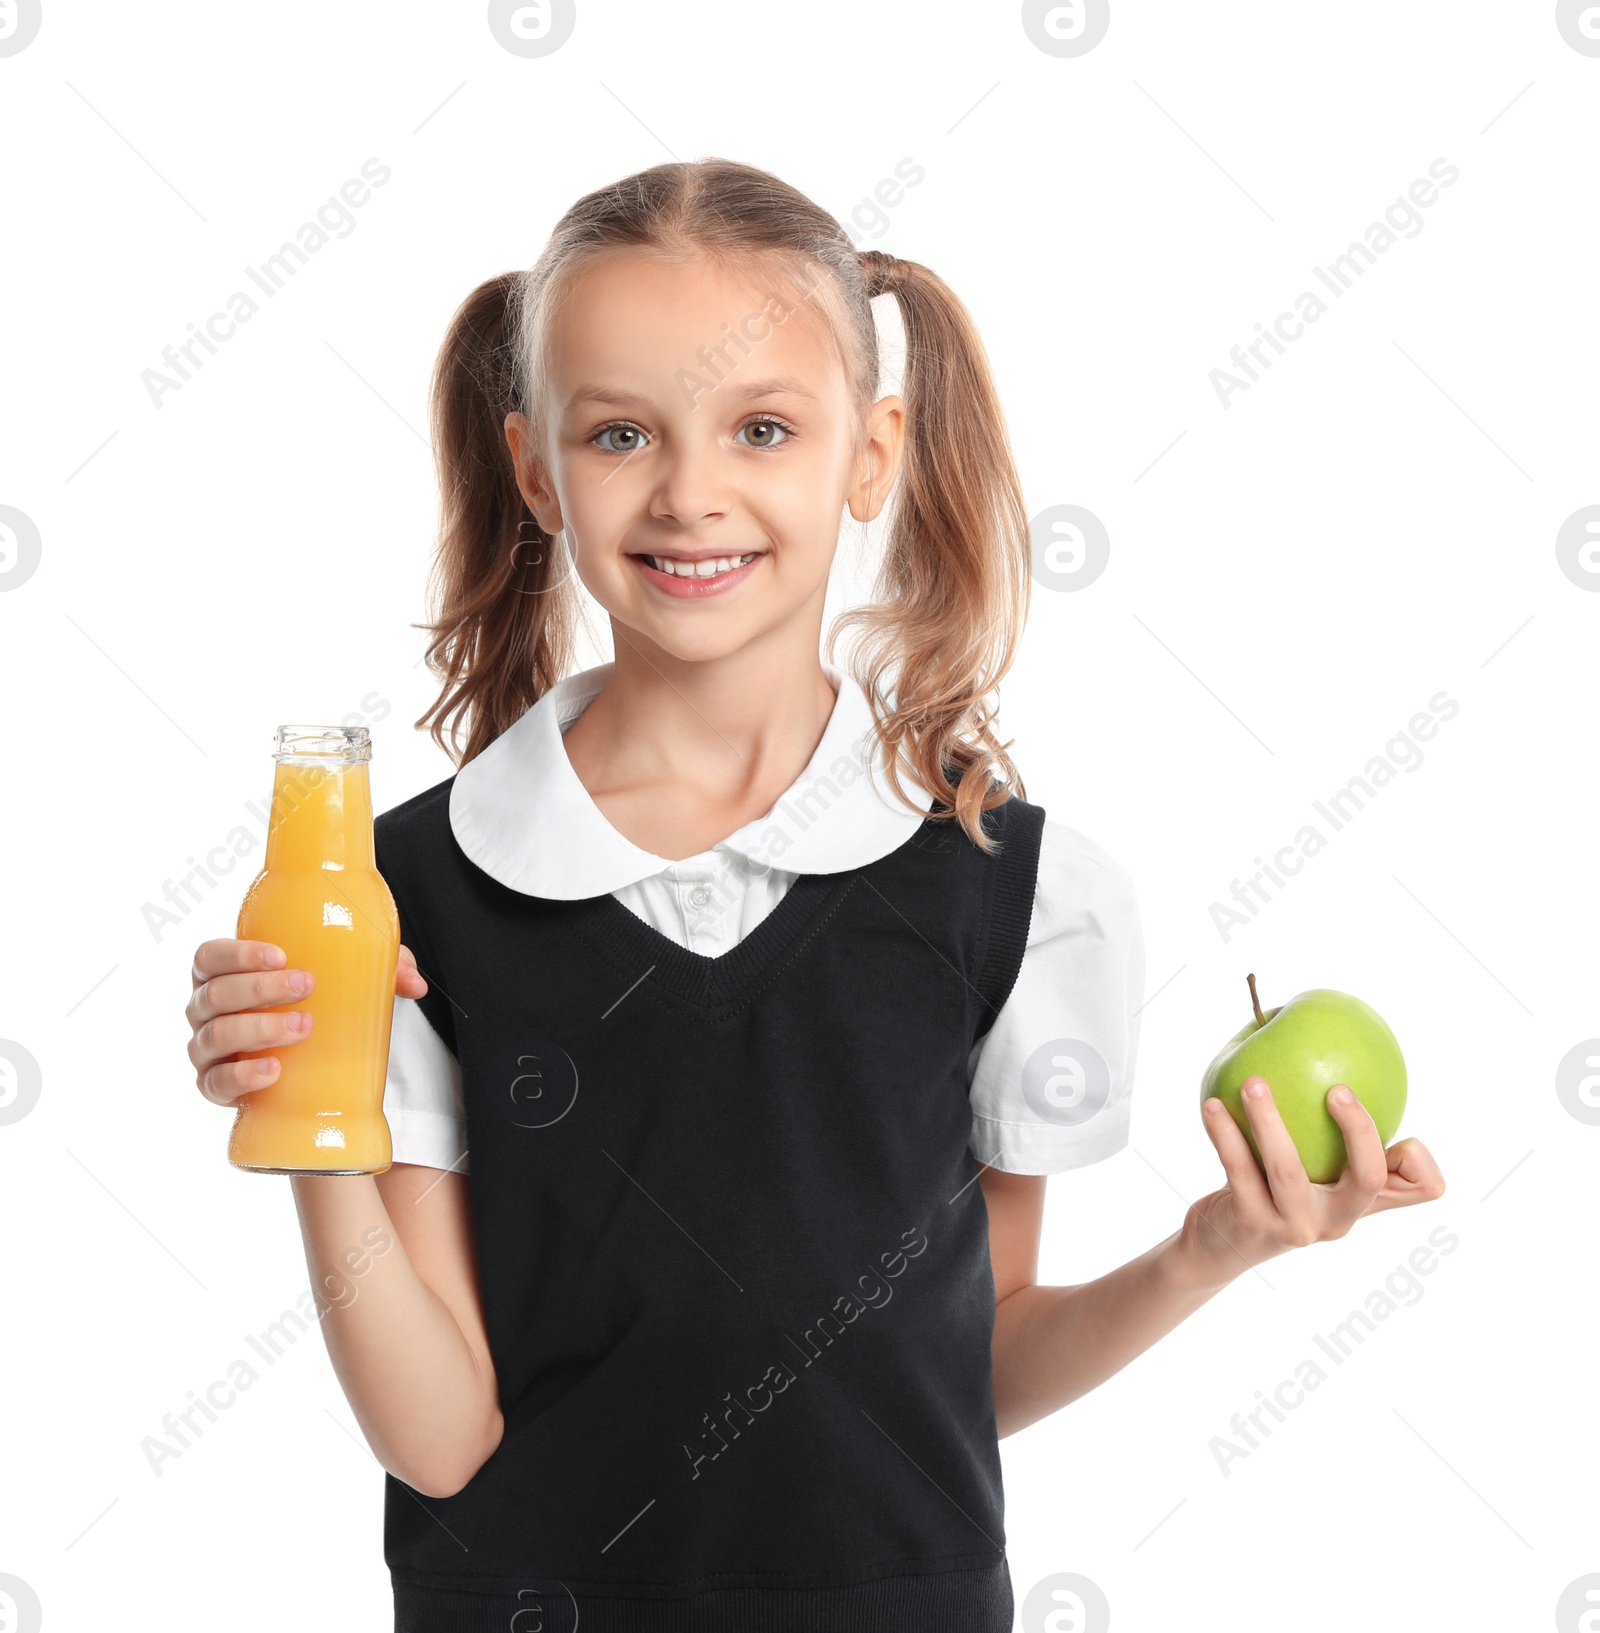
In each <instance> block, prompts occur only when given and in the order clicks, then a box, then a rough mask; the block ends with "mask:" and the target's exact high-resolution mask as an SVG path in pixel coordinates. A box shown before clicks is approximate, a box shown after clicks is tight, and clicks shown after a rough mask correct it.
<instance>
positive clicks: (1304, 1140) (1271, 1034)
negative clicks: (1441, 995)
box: [1200, 975, 1406, 1184]
mask: <svg viewBox="0 0 1600 1633" xmlns="http://www.w3.org/2000/svg"><path fill="white" fill-rule="evenodd" d="M1248 980H1249V982H1250V1002H1251V1005H1252V1006H1253V1007H1254V1009H1255V1016H1254V1018H1253V1019H1251V1020H1250V1021H1248V1022H1247V1023H1246V1024H1245V1026H1244V1028H1243V1029H1242V1030H1241V1031H1239V1032H1236V1033H1235V1034H1234V1035H1233V1036H1232V1037H1231V1038H1230V1039H1229V1040H1228V1042H1227V1043H1226V1044H1224V1045H1223V1047H1222V1050H1221V1052H1220V1053H1219V1054H1218V1055H1217V1057H1216V1059H1215V1060H1213V1061H1212V1062H1211V1064H1210V1065H1209V1066H1208V1067H1207V1068H1206V1075H1205V1077H1204V1078H1203V1079H1202V1080H1201V1084H1200V1103H1201V1104H1202V1105H1204V1104H1205V1102H1206V1101H1207V1100H1209V1099H1210V1098H1211V1096H1212V1095H1216V1096H1217V1097H1218V1098H1219V1099H1220V1100H1221V1101H1222V1103H1223V1105H1225V1106H1226V1107H1227V1108H1228V1112H1229V1114H1230V1115H1231V1116H1232V1118H1233V1120H1234V1122H1236V1123H1237V1124H1238V1125H1239V1127H1240V1128H1241V1129H1243V1130H1244V1137H1245V1138H1246V1139H1247V1140H1248V1141H1249V1142H1250V1149H1251V1151H1252V1152H1253V1153H1254V1155H1255V1159H1256V1162H1257V1163H1258V1164H1259V1163H1260V1161H1261V1153H1260V1152H1259V1151H1258V1150H1256V1142H1255V1136H1254V1134H1252V1133H1251V1130H1250V1118H1249V1114H1248V1113H1247V1112H1246V1111H1245V1109H1244V1106H1243V1105H1242V1104H1241V1103H1240V1099H1239V1090H1240V1087H1241V1085H1242V1084H1243V1083H1244V1080H1245V1079H1246V1078H1247V1077H1264V1078H1265V1079H1266V1080H1267V1086H1268V1088H1269V1089H1270V1090H1271V1091H1272V1099H1273V1102H1274V1104H1275V1105H1276V1106H1277V1108H1278V1111H1279V1114H1280V1115H1281V1116H1282V1118H1283V1122H1284V1126H1285V1127H1286V1128H1287V1129H1288V1130H1289V1135H1290V1137H1291V1138H1292V1139H1293V1140H1294V1143H1295V1148H1296V1149H1297V1150H1298V1151H1299V1153H1300V1160H1301V1161H1302V1162H1303V1163H1304V1164H1305V1167H1306V1173H1307V1175H1308V1176H1309V1177H1310V1178H1311V1180H1312V1181H1313V1182H1314V1183H1316V1184H1328V1183H1330V1182H1331V1181H1333V1180H1336V1179H1337V1178H1338V1177H1339V1176H1340V1174H1342V1173H1343V1172H1344V1170H1345V1164H1346V1159H1345V1150H1344V1134H1343V1133H1342V1131H1341V1130H1340V1128H1339V1125H1338V1124H1337V1123H1336V1122H1335V1121H1334V1120H1333V1116H1332V1113H1330V1112H1329V1110H1328V1106H1327V1098H1328V1090H1329V1089H1331V1088H1332V1087H1333V1086H1334V1084H1335V1083H1343V1084H1344V1085H1345V1086H1346V1087H1347V1088H1349V1090H1350V1092H1351V1093H1352V1094H1354V1095H1355V1097H1356V1099H1357V1100H1359V1101H1360V1102H1361V1104H1362V1105H1364V1106H1365V1107H1366V1108H1367V1111H1368V1112H1369V1113H1370V1114H1371V1117H1372V1120H1373V1122H1374V1123H1376V1124H1377V1125H1378V1133H1379V1135H1380V1136H1381V1137H1382V1139H1383V1143H1384V1145H1385V1146H1387V1145H1388V1144H1389V1142H1390V1140H1392V1139H1393V1138H1394V1134H1395V1130H1396V1129H1398V1128H1399V1126H1400V1118H1401V1115H1402V1114H1403V1113H1404V1111H1405V1109H1406V1063H1405V1060H1404V1058H1403V1057H1402V1056H1401V1053H1400V1045H1399V1044H1398V1043H1396V1042H1395V1037H1394V1033H1393V1032H1391V1031H1390V1030H1389V1028H1388V1026H1387V1024H1386V1023H1385V1022H1384V1019H1383V1017H1382V1016H1381V1015H1380V1014H1379V1013H1378V1012H1377V1010H1375V1009H1373V1008H1372V1007H1371V1006H1370V1005H1369V1004H1364V1003H1362V1001H1361V1000H1360V999H1359V998H1352V997H1351V996H1350V994H1349V993H1347V992H1333V991H1331V990H1330V989H1329V988H1327V987H1313V988H1312V989H1311V990H1310V991H1309V992H1301V993H1297V994H1296V995H1295V996H1294V997H1293V998H1291V999H1290V1000H1289V1001H1288V1003H1286V1004H1281V1005H1280V1006H1279V1007H1278V1008H1277V1009H1269V1010H1268V1011H1267V1012H1266V1013H1265V1014H1262V1012H1261V1002H1260V1000H1259V999H1258V998H1257V997H1256V978H1255V977H1254V976H1253V975H1252V976H1249V977H1248Z"/></svg>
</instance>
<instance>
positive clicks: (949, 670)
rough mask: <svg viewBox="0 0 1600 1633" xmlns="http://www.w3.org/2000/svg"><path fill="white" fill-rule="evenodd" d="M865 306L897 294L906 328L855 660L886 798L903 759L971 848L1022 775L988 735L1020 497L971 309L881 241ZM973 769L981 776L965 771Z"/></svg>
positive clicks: (1015, 598) (1018, 614) (1020, 522)
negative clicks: (985, 819)
mask: <svg viewBox="0 0 1600 1633" xmlns="http://www.w3.org/2000/svg"><path fill="white" fill-rule="evenodd" d="M859 261H860V268H861V279H862V291H863V293H864V294H865V296H866V297H867V299H868V300H871V299H872V298H874V297H875V296H877V295H880V294H886V293H888V294H893V295H894V297H895V299H896V301H897V302H898V304H899V307H900V312H901V316H902V318H903V320H904V323H905V334H906V361H905V371H904V380H903V382H902V395H903V397H904V398H905V403H906V417H907V421H908V427H907V437H906V450H905V458H904V463H903V466H902V470H901V473H900V481H899V487H898V489H897V492H896V494H895V497H894V501H893V510H892V514H891V518H890V524H889V536H888V541H887V545H886V548H885V551H884V559H883V564H882V567H881V569H880V573H879V581H878V587H877V592H876V599H875V601H874V603H873V604H872V605H870V606H867V607H862V608H857V609H853V610H850V611H847V612H844V613H842V614H841V615H840V616H839V618H838V619H837V621H836V622H835V624H834V626H833V628H832V630H831V631H830V632H829V636H828V650H829V653H830V656H831V654H832V652H833V649H834V644H835V642H836V641H837V639H838V637H839V635H840V634H841V633H842V632H843V631H844V630H846V629H849V628H852V627H855V628H859V629H860V630H861V632H862V633H861V639H860V642H859V644H858V647H857V650H856V656H855V663H854V667H855V669H856V670H857V673H858V678H859V679H860V681H861V684H862V687H863V689H864V690H865V691H866V693H867V695H868V697H869V699H871V700H872V702H873V710H874V714H875V716H876V717H877V720H878V732H879V736H880V738H881V739H882V741H883V745H884V750H885V753H884V759H885V763H886V768H887V771H888V775H889V780H890V782H891V784H892V785H893V787H894V790H895V792H896V793H897V794H898V795H900V796H901V797H902V798H905V797H906V795H905V791H904V788H903V785H902V783H901V780H900V775H899V771H900V766H901V763H902V759H903V761H904V762H905V763H907V764H909V767H910V769H911V770H912V772H913V773H914V775H915V777H916V779H917V781H918V782H919V783H921V784H922V786H923V787H925V788H927V789H928V791H929V792H930V793H932V794H933V795H934V796H935V797H936V799H937V800H938V801H939V803H940V805H941V806H943V807H944V808H945V811H944V812H942V813H938V814H953V815H954V817H955V819H956V820H957V821H958V822H959V823H960V824H961V826H962V827H963V828H964V829H965V830H966V832H967V834H968V836H969V837H970V838H972V840H973V842H974V843H975V844H978V845H980V846H981V847H982V848H984V849H989V848H990V842H989V841H988V840H987V838H986V837H985V836H983V834H982V829H981V812H982V811H983V810H985V809H987V808H989V807H991V806H995V805H999V804H1002V803H1003V802H1004V801H1005V800H1007V799H1009V798H1011V797H1012V796H1013V795H1015V796H1017V797H1019V798H1020V797H1026V794H1025V788H1024V785H1023V781H1022V777H1021V775H1020V773H1019V772H1018V771H1017V768H1016V766H1015V765H1014V764H1013V763H1012V760H1011V756H1010V754H1009V753H1008V752H1007V750H1008V748H1009V746H1010V745H1009V744H1008V743H1007V744H1002V743H1001V742H1000V741H999V740H998V738H997V736H996V734H995V707H996V706H995V704H994V703H992V702H991V694H992V693H994V692H995V690H996V689H997V688H998V686H999V684H1000V681H1001V680H1002V678H1003V677H1004V676H1005V674H1006V673H1007V671H1008V670H1009V669H1010V667H1011V664H1012V661H1013V657H1014V655H1015V650H1016V645H1017V642H1018V640H1019V639H1020V638H1021V634H1022V626H1023V623H1024V621H1025V620H1026V617H1027V612H1028V604H1029V597H1030V591H1031V588H1032V573H1031V550H1030V544H1029V535H1028V516H1027V507H1026V504H1025V502H1024V499H1023V495H1022V484H1021V482H1020V480H1019V478H1018V476H1017V472H1016V465H1015V462H1014V460H1013V457H1012V452H1011V446H1010V442H1009V439H1008V437H1007V434H1006V428H1005V419H1004V415H1003V413H1002V411H1001V406H1000V399H999V393H998V392H997V391H996V389H995V384H994V379H993V376H992V374H991V372H990V369H989V363H988V359H987V357H986V355H985V353H984V349H983V343H982V341H981V340H980V339H979V336H978V333H977V330H976V329H975V328H974V326H973V323H972V319H971V317H970V315H969V314H968V312H967V310H966V308H965V307H964V306H963V305H962V304H961V302H960V300H959V299H958V298H957V297H956V295H955V293H954V291H953V290H952V289H951V288H950V286H949V285H948V284H946V283H945V282H944V281H943V279H941V278H939V277H938V276H936V275H935V274H934V273H932V272H930V271H929V270H928V269H927V268H926V267H924V266H920V265H918V264H917V263H916V262H915V261H901V260H897V259H896V258H895V257H894V256H892V255H884V254H882V253H881V252H880V251H877V250H866V251H863V252H861V254H860V256H859ZM970 766H977V767H978V768H979V771H980V773H981V774H980V775H978V776H973V777H967V776H963V775H962V773H963V772H965V771H966V770H967V768H968V767H970Z"/></svg>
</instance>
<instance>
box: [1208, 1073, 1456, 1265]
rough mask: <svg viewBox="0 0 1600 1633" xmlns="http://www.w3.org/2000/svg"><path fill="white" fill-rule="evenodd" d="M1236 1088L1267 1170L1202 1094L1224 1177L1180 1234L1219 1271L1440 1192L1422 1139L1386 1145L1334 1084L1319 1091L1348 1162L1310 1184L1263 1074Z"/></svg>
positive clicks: (1222, 1110)
mask: <svg viewBox="0 0 1600 1633" xmlns="http://www.w3.org/2000/svg"><path fill="white" fill-rule="evenodd" d="M1243 1089H1244V1094H1243V1104H1244V1108H1245V1115H1246V1116H1248V1117H1249V1119H1250V1127H1251V1130H1252V1131H1253V1133H1254V1134H1255V1140H1256V1147H1257V1149H1258V1150H1259V1151H1260V1152H1261V1159H1262V1163H1263V1164H1264V1165H1265V1168H1266V1173H1265V1174H1263V1173H1262V1171H1261V1168H1260V1167H1258V1166H1257V1165H1256V1159H1255V1157H1254V1155H1253V1154H1252V1152H1251V1150H1250V1145H1249V1142H1248V1141H1247V1140H1246V1139H1245V1137H1244V1133H1243V1131H1242V1130H1241V1129H1240V1128H1239V1126H1238V1124H1237V1123H1235V1122H1234V1120H1233V1118H1232V1117H1230V1116H1229V1115H1228V1110H1227V1107H1226V1106H1224V1105H1223V1104H1222V1102H1221V1101H1220V1100H1218V1099H1217V1098H1216V1097H1215V1096H1212V1098H1210V1099H1209V1100H1207V1101H1206V1102H1205V1111H1204V1118H1205V1125H1206V1132H1207V1134H1209V1135H1210V1136H1211V1143H1212V1144H1213V1145H1214V1146H1215V1147H1216V1148H1217V1155H1218V1156H1219V1157H1220V1158H1221V1159H1222V1166H1223V1168H1224V1169H1226V1170H1227V1175H1228V1183H1227V1184H1226V1185H1225V1186H1223V1188H1222V1189H1221V1190H1220V1191H1213V1192H1212V1193H1211V1194H1210V1195H1209V1196H1203V1197H1201V1198H1200V1200H1199V1201H1198V1202H1196V1203H1195V1204H1194V1205H1193V1207H1191V1208H1190V1209H1189V1212H1188V1215H1187V1217H1186V1218H1185V1219H1184V1222H1183V1230H1182V1232H1181V1233H1180V1235H1181V1237H1182V1239H1183V1242H1184V1245H1185V1246H1186V1247H1187V1248H1188V1249H1189V1250H1190V1251H1191V1252H1193V1253H1194V1254H1196V1255H1197V1256H1198V1257H1199V1258H1200V1259H1201V1260H1204V1261H1209V1262H1211V1263H1213V1264H1214V1265H1215V1266H1216V1268H1217V1270H1218V1272H1219V1275H1221V1276H1222V1277H1223V1278H1229V1277H1231V1276H1233V1275H1237V1274H1238V1273H1239V1272H1240V1271H1241V1270H1246V1269H1249V1268H1250V1267H1251V1266H1252V1265H1256V1264H1260V1263H1261V1262H1262V1261H1263V1260H1265V1259H1271V1258H1276V1257H1277V1255H1278V1254H1280V1253H1287V1252H1288V1251H1289V1249H1290V1248H1294V1247H1307V1246H1309V1245H1310V1244H1311V1243H1312V1242H1329V1241H1333V1240H1335V1239H1336V1238H1338V1237H1340V1236H1343V1235H1345V1234H1346V1232H1348V1231H1349V1229H1350V1227H1351V1226H1352V1225H1353V1224H1355V1222H1356V1220H1358V1219H1360V1218H1362V1217H1364V1216H1365V1215H1366V1214H1369V1213H1381V1212H1382V1211H1383V1210H1384V1209H1385V1208H1404V1207H1409V1206H1410V1205H1411V1204H1412V1203H1414V1202H1432V1201H1434V1200H1435V1199H1436V1198H1438V1197H1441V1196H1443V1195H1444V1176H1443V1175H1442V1174H1441V1173H1440V1172H1439V1165H1438V1164H1437V1163H1436V1162H1435V1161H1434V1160H1433V1156H1432V1154H1431V1153H1430V1152H1429V1150H1428V1148H1427V1147H1426V1146H1425V1145H1423V1143H1422V1142H1421V1141H1420V1140H1396V1141H1395V1143H1394V1144H1393V1145H1391V1146H1390V1147H1389V1148H1388V1149H1387V1150H1385V1149H1384V1145H1383V1141H1382V1138H1381V1137H1380V1136H1379V1134H1378V1127H1377V1124H1376V1123H1374V1122H1373V1120H1372V1117H1371V1115H1370V1114H1369V1113H1368V1111H1367V1108H1366V1107H1365V1106H1363V1105H1362V1104H1361V1102H1360V1101H1359V1100H1357V1099H1356V1097H1355V1096H1354V1095H1353V1094H1351V1093H1350V1091H1349V1089H1347V1088H1346V1087H1345V1086H1344V1085H1343V1084H1342V1083H1337V1084H1335V1085H1334V1086H1333V1088H1331V1089H1330V1090H1329V1091H1328V1102H1327V1104H1328V1111H1329V1114H1330V1115H1331V1116H1332V1117H1333V1119H1334V1121H1335V1122H1336V1123H1338V1125H1339V1127H1340V1129H1341V1130H1342V1131H1343V1134H1344V1144H1345V1151H1346V1153H1347V1154H1348V1157H1349V1166H1348V1167H1347V1168H1346V1169H1345V1171H1344V1173H1342V1174H1341V1175H1340V1176H1339V1178H1338V1179H1337V1180H1336V1181H1335V1182H1334V1183H1333V1184H1331V1185H1317V1184H1313V1183H1312V1181H1311V1179H1310V1177H1309V1176H1308V1175H1307V1173H1306V1169H1305V1164H1304V1163H1303V1162H1302V1161H1301V1160H1300V1153H1299V1151H1298V1150H1296V1149H1295V1143H1294V1141H1293V1140H1292V1139H1291V1138H1290V1136H1289V1131H1288V1129H1287V1128H1285V1127H1284V1124H1283V1118H1282V1117H1281V1116H1280V1115H1279V1113H1278V1108H1277V1105H1276V1103H1275V1102H1274V1101H1273V1098H1272V1091H1271V1089H1270V1088H1269V1087H1268V1086H1267V1081H1266V1079H1265V1078H1262V1077H1249V1078H1246V1079H1245V1081H1244V1085H1243ZM1241 1261H1242V1262H1241Z"/></svg>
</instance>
